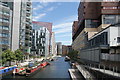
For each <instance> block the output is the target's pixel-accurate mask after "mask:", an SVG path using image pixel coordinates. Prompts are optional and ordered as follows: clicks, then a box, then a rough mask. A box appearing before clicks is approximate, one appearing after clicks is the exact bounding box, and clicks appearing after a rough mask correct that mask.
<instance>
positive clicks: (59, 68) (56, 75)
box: [3, 57, 83, 80]
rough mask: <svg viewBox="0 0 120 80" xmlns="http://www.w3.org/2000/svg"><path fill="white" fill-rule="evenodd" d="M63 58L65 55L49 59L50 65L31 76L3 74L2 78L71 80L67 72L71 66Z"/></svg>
mask: <svg viewBox="0 0 120 80" xmlns="http://www.w3.org/2000/svg"><path fill="white" fill-rule="evenodd" d="M64 59H65V57H60V58H57V60H54V61H51V62H50V65H48V66H46V67H44V68H42V69H41V70H39V71H38V72H36V73H35V74H34V75H32V76H29V77H25V76H12V75H7V76H4V78H3V80H6V79H7V80H37V79H38V80H42V79H48V80H61V79H62V80H71V78H70V74H69V72H68V69H70V68H71V66H70V64H69V61H68V62H65V61H64ZM82 78H83V77H82V76H81V79H79V80H83V79H82Z"/></svg>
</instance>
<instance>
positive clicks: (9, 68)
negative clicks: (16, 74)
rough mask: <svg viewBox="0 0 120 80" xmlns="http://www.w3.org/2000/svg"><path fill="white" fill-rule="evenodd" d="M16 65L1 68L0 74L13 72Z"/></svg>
mask: <svg viewBox="0 0 120 80" xmlns="http://www.w3.org/2000/svg"><path fill="white" fill-rule="evenodd" d="M16 68H17V67H16V66H11V67H1V68H0V76H5V75H8V74H12V73H13V70H14V69H16Z"/></svg>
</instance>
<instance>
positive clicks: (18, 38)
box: [12, 0, 32, 54]
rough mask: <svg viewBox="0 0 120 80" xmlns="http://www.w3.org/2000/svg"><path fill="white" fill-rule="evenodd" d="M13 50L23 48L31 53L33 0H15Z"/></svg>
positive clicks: (25, 51)
mask: <svg viewBox="0 0 120 80" xmlns="http://www.w3.org/2000/svg"><path fill="white" fill-rule="evenodd" d="M13 11H14V13H13V27H12V28H13V30H12V50H13V51H14V50H16V49H19V48H21V49H22V50H23V51H24V53H27V54H30V48H31V35H32V3H31V0H19V1H16V0H15V1H14V8H13Z"/></svg>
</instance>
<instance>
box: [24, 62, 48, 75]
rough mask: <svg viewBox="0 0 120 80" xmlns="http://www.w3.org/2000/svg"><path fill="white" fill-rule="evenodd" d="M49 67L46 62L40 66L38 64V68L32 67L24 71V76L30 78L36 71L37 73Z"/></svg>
mask: <svg viewBox="0 0 120 80" xmlns="http://www.w3.org/2000/svg"><path fill="white" fill-rule="evenodd" d="M47 65H49V63H48V62H43V63H42V64H38V66H35V67H32V68H27V69H26V76H31V75H33V74H34V73H36V72H37V71H39V70H40V69H41V68H43V67H45V66H47Z"/></svg>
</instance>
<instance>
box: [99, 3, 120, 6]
mask: <svg viewBox="0 0 120 80" xmlns="http://www.w3.org/2000/svg"><path fill="white" fill-rule="evenodd" d="M118 5H119V2H102V4H101V6H118Z"/></svg>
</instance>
